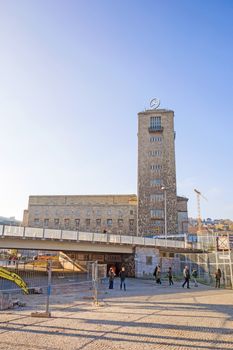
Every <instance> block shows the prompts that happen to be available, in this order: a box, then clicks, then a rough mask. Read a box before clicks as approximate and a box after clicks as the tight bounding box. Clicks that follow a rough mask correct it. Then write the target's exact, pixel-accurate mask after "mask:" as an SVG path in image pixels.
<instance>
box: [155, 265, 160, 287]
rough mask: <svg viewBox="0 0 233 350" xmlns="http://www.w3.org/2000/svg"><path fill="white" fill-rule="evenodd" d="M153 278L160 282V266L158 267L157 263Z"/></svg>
mask: <svg viewBox="0 0 233 350" xmlns="http://www.w3.org/2000/svg"><path fill="white" fill-rule="evenodd" d="M155 278H156V283H158V284H161V268H160V265H158V267H157V271H156V276H155Z"/></svg>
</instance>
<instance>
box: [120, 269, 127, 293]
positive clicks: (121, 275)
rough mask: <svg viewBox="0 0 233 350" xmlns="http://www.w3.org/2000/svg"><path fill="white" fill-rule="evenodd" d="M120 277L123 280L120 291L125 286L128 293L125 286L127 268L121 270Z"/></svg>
mask: <svg viewBox="0 0 233 350" xmlns="http://www.w3.org/2000/svg"><path fill="white" fill-rule="evenodd" d="M119 277H120V280H121V285H120V289H122V286H124V290H125V291H126V284H125V279H126V272H125V268H124V267H122V268H121V271H120V272H119Z"/></svg>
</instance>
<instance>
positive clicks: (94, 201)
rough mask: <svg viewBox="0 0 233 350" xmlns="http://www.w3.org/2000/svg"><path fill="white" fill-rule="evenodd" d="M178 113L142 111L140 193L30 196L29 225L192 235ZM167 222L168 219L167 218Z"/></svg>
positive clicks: (129, 233)
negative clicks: (180, 171) (181, 186)
mask: <svg viewBox="0 0 233 350" xmlns="http://www.w3.org/2000/svg"><path fill="white" fill-rule="evenodd" d="M174 139H175V132H174V112H173V111H172V110H167V109H149V110H146V111H144V112H140V113H138V197H137V196H136V195H99V196H93V195H87V196H78V195H77V196H75V195H74V196H30V197H29V203H28V209H27V210H25V211H24V219H23V224H24V225H25V226H30V227H44V228H53V229H62V230H64V229H67V230H79V231H90V232H108V233H114V234H126V235H139V236H158V235H159V236H161V235H164V234H165V228H167V232H166V233H167V234H168V235H169V234H172V235H174V234H180V233H186V232H187V231H188V223H187V221H188V210H187V202H188V199H187V198H185V197H180V196H178V197H177V195H176V166H175V142H174ZM165 218H166V220H165Z"/></svg>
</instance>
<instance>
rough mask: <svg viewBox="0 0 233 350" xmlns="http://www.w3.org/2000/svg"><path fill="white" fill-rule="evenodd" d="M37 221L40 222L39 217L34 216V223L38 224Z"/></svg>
mask: <svg viewBox="0 0 233 350" xmlns="http://www.w3.org/2000/svg"><path fill="white" fill-rule="evenodd" d="M39 223H40V219H39V218H35V219H34V225H36V226H37V225H39Z"/></svg>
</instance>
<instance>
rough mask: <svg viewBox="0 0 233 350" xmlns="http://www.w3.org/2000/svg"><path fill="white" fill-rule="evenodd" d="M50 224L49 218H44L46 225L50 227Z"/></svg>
mask: <svg viewBox="0 0 233 350" xmlns="http://www.w3.org/2000/svg"><path fill="white" fill-rule="evenodd" d="M48 226H49V219H44V227H48Z"/></svg>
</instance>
